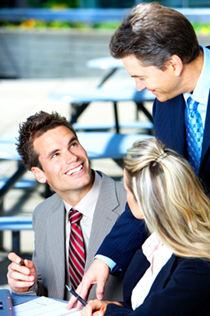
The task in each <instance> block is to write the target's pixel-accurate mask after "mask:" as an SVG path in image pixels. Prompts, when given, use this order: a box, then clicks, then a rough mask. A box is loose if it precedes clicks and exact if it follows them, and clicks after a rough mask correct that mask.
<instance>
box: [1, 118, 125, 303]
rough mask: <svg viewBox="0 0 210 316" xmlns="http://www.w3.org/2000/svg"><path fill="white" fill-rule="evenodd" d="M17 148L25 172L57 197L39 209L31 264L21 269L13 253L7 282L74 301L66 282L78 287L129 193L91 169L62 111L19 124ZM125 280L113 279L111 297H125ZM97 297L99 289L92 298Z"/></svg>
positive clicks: (18, 289)
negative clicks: (45, 184) (73, 217)
mask: <svg viewBox="0 0 210 316" xmlns="http://www.w3.org/2000/svg"><path fill="white" fill-rule="evenodd" d="M17 148H18V152H19V154H20V156H21V158H22V160H23V163H24V164H25V166H26V168H27V169H28V170H31V171H32V172H33V174H34V176H35V178H36V179H37V180H38V181H39V182H40V183H47V184H48V185H49V186H50V187H51V188H52V190H53V191H54V192H55V194H53V195H52V196H51V197H49V198H48V199H46V200H45V201H44V202H42V203H41V204H40V205H38V206H37V207H36V209H35V211H34V214H33V228H34V232H35V250H34V253H33V258H32V261H31V260H24V265H20V264H19V263H20V261H21V258H20V257H19V256H17V255H16V254H15V253H10V254H9V259H10V260H11V261H12V263H11V264H10V265H9V267H8V274H7V277H8V283H9V285H10V286H11V288H12V290H13V291H15V292H19V293H24V294H25V293H32V292H35V293H36V294H37V295H40V296H41V295H45V296H49V297H54V298H59V299H69V292H68V291H67V290H66V287H65V284H66V285H69V286H70V287H73V288H74V289H75V288H76V287H77V286H78V284H79V282H80V280H81V278H82V276H83V273H84V271H86V270H87V269H88V267H89V266H90V264H91V263H92V260H93V257H94V254H95V252H96V250H97V248H98V247H99V245H100V244H101V242H102V241H103V239H104V237H105V236H106V234H107V233H108V232H109V231H110V229H111V228H112V226H113V225H114V223H115V222H116V220H117V219H118V217H119V216H120V214H121V213H122V212H123V211H124V209H125V204H126V194H125V190H124V188H123V185H122V184H121V183H118V182H115V181H114V180H113V179H111V178H110V177H107V176H106V175H105V174H103V173H102V172H99V171H94V170H92V169H91V167H90V163H89V161H88V156H87V153H86V151H85V149H84V148H83V147H82V146H81V144H80V143H79V140H78V138H77V135H76V132H75V131H74V129H73V128H72V125H71V124H70V123H69V122H68V121H67V120H66V119H65V118H64V117H61V116H59V115H58V114H57V113H52V114H48V113H46V112H39V113H36V114H35V115H33V116H30V117H29V118H28V119H27V120H26V122H24V123H23V124H21V125H20V129H19V139H18V147H17ZM77 211H78V212H79V213H75V212H77ZM75 214H76V215H75ZM77 214H79V218H80V219H79V221H78V222H77V223H76V224H75V223H73V222H71V217H72V216H75V218H76V216H77ZM74 225H76V226H77V227H76V235H75V234H74V232H75V226H74ZM77 237H78V238H79V239H77ZM75 240H76V243H75ZM78 245H79V248H78ZM72 253H73V258H72ZM75 260H76V263H75ZM78 263H79V264H78ZM121 281H122V280H120V279H119V280H118V279H117V278H114V277H113V278H112V280H110V282H109V284H108V286H107V298H108V299H111V298H112V297H113V296H114V297H120V298H122V288H121ZM94 297H95V291H93V292H92V293H91V294H90V298H94Z"/></svg>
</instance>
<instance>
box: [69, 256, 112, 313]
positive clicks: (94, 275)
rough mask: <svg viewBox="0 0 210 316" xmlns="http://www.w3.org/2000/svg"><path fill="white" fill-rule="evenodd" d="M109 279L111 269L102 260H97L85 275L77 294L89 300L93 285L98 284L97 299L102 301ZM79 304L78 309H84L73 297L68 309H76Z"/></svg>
mask: <svg viewBox="0 0 210 316" xmlns="http://www.w3.org/2000/svg"><path fill="white" fill-rule="evenodd" d="M108 277H109V267H108V265H107V264H106V263H105V262H104V261H102V260H100V259H95V260H94V261H93V263H92V265H91V266H90V268H89V269H88V271H87V272H86V273H85V275H84V277H83V279H82V282H81V283H80V285H79V286H78V288H77V289H76V292H77V293H78V294H79V295H80V296H81V297H82V298H83V299H84V300H87V297H88V294H89V292H90V289H91V287H92V286H93V284H96V297H97V298H98V299H99V300H101V299H102V298H103V295H104V288H105V284H106V282H107V280H108ZM76 303H77V309H80V308H81V307H82V304H81V303H80V302H78V301H77V299H76V298H75V297H73V296H72V297H71V299H70V300H69V302H68V305H67V309H70V308H72V307H74V306H75V305H76Z"/></svg>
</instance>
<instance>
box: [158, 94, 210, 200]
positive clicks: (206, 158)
mask: <svg viewBox="0 0 210 316" xmlns="http://www.w3.org/2000/svg"><path fill="white" fill-rule="evenodd" d="M153 119H154V124H155V136H156V137H157V138H159V139H160V140H161V141H162V142H163V143H164V144H165V146H166V147H168V148H171V149H173V150H175V151H176V152H178V153H179V154H180V155H182V156H183V157H185V158H187V141H186V132H185V100H184V98H183V95H182V94H181V95H179V96H177V97H175V98H173V99H171V100H168V101H166V102H159V101H158V100H157V99H156V100H155V102H154V105H153ZM199 177H200V180H201V182H202V184H203V186H204V188H205V190H206V193H208V194H210V96H209V101H208V107H207V113H206V122H205V129H204V137H203V145H202V154H201V165H200V172H199Z"/></svg>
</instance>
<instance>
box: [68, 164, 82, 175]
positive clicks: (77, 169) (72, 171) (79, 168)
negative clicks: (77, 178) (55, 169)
mask: <svg viewBox="0 0 210 316" xmlns="http://www.w3.org/2000/svg"><path fill="white" fill-rule="evenodd" d="M81 169H82V165H80V166H79V167H77V168H75V169H73V170H70V171H69V172H67V174H68V175H71V174H73V173H77V172H79V171H80V170H81Z"/></svg>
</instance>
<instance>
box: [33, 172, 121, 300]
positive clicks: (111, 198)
mask: <svg viewBox="0 0 210 316" xmlns="http://www.w3.org/2000/svg"><path fill="white" fill-rule="evenodd" d="M99 174H101V175H102V184H101V189H100V193H99V197H98V201H97V204H96V209H95V213H94V219H93V223H92V229H91V235H90V240H89V246H88V249H87V253H86V266H85V271H87V269H88V268H89V266H90V265H91V263H92V261H93V257H94V255H95V253H96V251H97V249H98V248H99V246H100V244H101V243H102V241H103V239H104V237H105V236H106V235H107V234H108V233H109V231H110V230H111V228H112V226H113V225H114V223H115V222H116V220H117V219H118V217H119V216H120V214H121V213H122V212H123V211H124V208H125V203H126V192H125V190H124V188H123V185H122V184H121V183H119V182H116V181H114V180H113V179H111V178H110V177H107V176H106V175H105V174H103V173H101V172H99ZM33 228H34V232H35V251H34V253H33V261H34V264H35V266H36V269H37V274H38V282H37V284H36V285H35V286H33V287H32V290H35V291H36V293H37V295H45V296H49V297H54V298H59V299H66V296H65V291H66V290H65V284H68V282H69V280H68V281H67V278H68V275H66V250H65V209H64V203H63V200H62V199H61V198H60V197H59V196H58V195H57V194H54V195H53V196H51V197H50V198H48V199H46V200H45V201H44V202H42V203H41V204H39V205H38V206H37V207H36V209H35V211H34V215H33ZM94 298H95V288H93V289H92V291H91V293H90V295H89V299H94ZM104 299H107V300H111V299H112V300H121V299H122V280H121V279H120V278H115V277H113V276H110V277H109V281H108V283H107V285H106V289H105V295H104Z"/></svg>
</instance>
